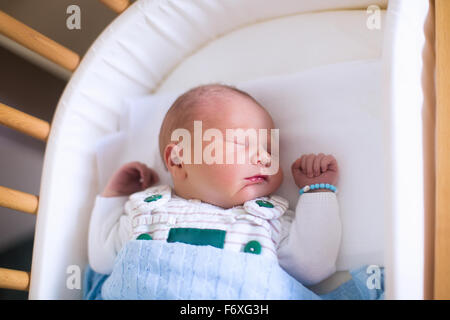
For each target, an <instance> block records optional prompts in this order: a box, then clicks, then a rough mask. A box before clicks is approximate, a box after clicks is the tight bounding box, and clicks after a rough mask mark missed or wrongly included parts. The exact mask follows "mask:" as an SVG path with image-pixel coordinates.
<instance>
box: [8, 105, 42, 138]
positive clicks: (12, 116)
mask: <svg viewBox="0 0 450 320" xmlns="http://www.w3.org/2000/svg"><path fill="white" fill-rule="evenodd" d="M0 124H2V125H4V126H7V127H9V128H11V129H14V130H17V131H20V132H22V133H24V134H26V135H29V136H31V137H33V138H36V139H39V140H42V141H44V142H45V141H47V138H48V135H49V133H50V124H49V123H48V122H47V121H44V120H41V119H39V118H36V117H33V116H31V115H29V114H27V113H24V112H22V111H19V110H16V109H14V108H11V107H9V106H7V105H5V104H3V103H1V102H0Z"/></svg>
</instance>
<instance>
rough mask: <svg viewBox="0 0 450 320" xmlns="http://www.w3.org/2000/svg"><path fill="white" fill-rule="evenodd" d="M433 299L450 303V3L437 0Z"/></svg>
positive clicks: (446, 0) (444, 0)
mask: <svg viewBox="0 0 450 320" xmlns="http://www.w3.org/2000/svg"><path fill="white" fill-rule="evenodd" d="M435 5H436V9H435V19H436V20H435V22H436V144H437V148H436V172H437V174H436V217H435V237H434V239H435V244H434V246H435V250H434V298H435V299H450V197H449V194H450V90H449V88H450V1H448V0H436V2H435Z"/></svg>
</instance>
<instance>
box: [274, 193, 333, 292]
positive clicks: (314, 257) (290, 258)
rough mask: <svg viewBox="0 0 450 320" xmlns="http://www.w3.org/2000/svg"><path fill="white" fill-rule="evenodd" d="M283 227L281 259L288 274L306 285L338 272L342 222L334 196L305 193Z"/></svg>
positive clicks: (280, 249)
mask: <svg viewBox="0 0 450 320" xmlns="http://www.w3.org/2000/svg"><path fill="white" fill-rule="evenodd" d="M282 226H283V227H282V231H283V230H284V232H282V236H281V239H280V243H279V246H278V259H279V263H280V266H281V267H282V268H283V269H285V270H286V272H288V273H289V274H290V275H291V276H293V277H294V278H296V279H297V280H298V281H300V282H301V283H302V284H304V285H313V284H316V283H319V282H320V281H322V280H324V279H326V278H327V277H329V276H330V275H332V274H333V273H334V272H335V271H336V260H337V256H338V252H339V247H340V241H341V220H340V217H339V206H338V201H337V198H336V195H335V194H334V193H332V192H318V193H306V194H303V195H302V196H300V199H299V201H298V203H297V207H296V210H295V217H294V218H293V219H292V218H290V217H289V216H287V217H286V218H284V221H283V222H282ZM283 233H284V235H283Z"/></svg>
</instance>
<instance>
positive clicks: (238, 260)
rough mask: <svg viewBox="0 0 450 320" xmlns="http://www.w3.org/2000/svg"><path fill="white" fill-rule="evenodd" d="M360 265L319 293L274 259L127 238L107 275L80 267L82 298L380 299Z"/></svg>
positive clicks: (202, 247)
mask: <svg viewBox="0 0 450 320" xmlns="http://www.w3.org/2000/svg"><path fill="white" fill-rule="evenodd" d="M366 269H367V268H366V267H365V266H363V267H361V268H359V269H356V270H352V271H351V274H352V279H351V280H350V281H348V282H346V283H344V284H343V285H341V286H340V287H339V288H337V289H336V290H334V291H333V292H331V293H328V294H326V295H321V296H319V295H317V294H315V293H314V292H312V291H311V290H309V289H308V288H306V287H304V286H303V285H302V284H301V283H299V282H298V281H297V280H295V279H294V278H293V277H291V276H290V275H289V274H288V273H286V272H285V271H284V270H283V269H282V268H281V267H280V266H279V265H278V263H277V261H274V260H272V259H268V258H265V257H262V256H258V255H255V254H250V253H238V252H232V251H227V250H223V249H219V248H215V247H212V246H194V245H189V244H184V243H167V242H165V241H142V240H132V241H130V242H128V243H127V244H126V245H125V246H124V248H122V250H121V251H120V252H119V254H118V256H117V259H116V263H115V265H114V268H113V271H112V273H111V274H110V275H102V274H98V273H95V272H94V271H93V270H92V269H91V268H90V267H89V266H88V267H87V268H86V270H85V278H84V286H83V298H84V299H133V300H134V299H167V300H169V299H183V300H189V299H195V300H210V299H220V300H229V299H233V300H235V299H245V300H252V299H258V300H259V299H261V300H262V299H272V300H279V299H286V300H288V299H289V300H290V299H295V300H311V299H314V300H317V299H383V298H384V287H383V286H382V287H381V288H379V289H369V287H370V286H368V285H367V279H368V277H369V275H368V274H367V273H366V272H365V270H366ZM382 271H383V270H382ZM381 275H382V276H383V272H382V273H381ZM381 284H383V279H381Z"/></svg>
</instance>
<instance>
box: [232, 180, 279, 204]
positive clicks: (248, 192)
mask: <svg viewBox="0 0 450 320" xmlns="http://www.w3.org/2000/svg"><path fill="white" fill-rule="evenodd" d="M275 191H276V188H275V187H274V186H273V185H270V184H251V185H247V186H245V187H244V188H242V189H241V190H240V191H239V192H238V193H237V194H236V196H237V199H236V202H240V203H239V205H241V204H243V203H244V202H246V201H249V200H253V199H255V198H259V197H267V196H269V195H270V194H272V193H273V192H275Z"/></svg>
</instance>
